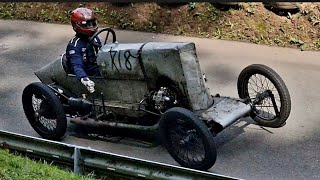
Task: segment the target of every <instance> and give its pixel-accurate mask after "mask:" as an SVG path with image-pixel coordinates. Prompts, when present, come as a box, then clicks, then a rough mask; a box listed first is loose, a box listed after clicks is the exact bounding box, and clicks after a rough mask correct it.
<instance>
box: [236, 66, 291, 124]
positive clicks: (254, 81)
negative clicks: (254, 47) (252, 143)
mask: <svg viewBox="0 0 320 180" xmlns="http://www.w3.org/2000/svg"><path fill="white" fill-rule="evenodd" d="M237 86H238V93H239V97H240V98H242V99H248V100H249V101H250V103H251V104H252V112H251V114H250V115H251V117H252V118H253V119H254V120H255V121H256V122H257V123H258V124H259V125H262V126H266V127H274V128H276V127H281V126H283V125H284V124H285V122H286V120H287V119H288V117H289V114H290V111H291V99H290V94H289V91H288V89H287V87H286V85H285V83H284V82H283V80H282V79H281V77H280V76H279V75H278V74H277V73H276V72H275V71H274V70H272V69H271V68H269V67H267V66H265V65H261V64H253V65H250V66H248V67H246V68H245V69H243V70H242V72H241V73H240V75H239V78H238V84H237Z"/></svg>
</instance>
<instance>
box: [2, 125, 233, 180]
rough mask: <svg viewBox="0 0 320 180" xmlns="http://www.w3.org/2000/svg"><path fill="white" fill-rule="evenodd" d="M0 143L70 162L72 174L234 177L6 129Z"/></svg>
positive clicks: (37, 155) (3, 146)
mask: <svg viewBox="0 0 320 180" xmlns="http://www.w3.org/2000/svg"><path fill="white" fill-rule="evenodd" d="M0 145H1V146H2V148H7V149H10V150H16V151H20V152H24V153H25V154H27V155H29V156H32V157H37V158H41V159H45V160H50V161H57V162H62V163H65V164H69V165H73V170H74V173H76V174H81V169H82V168H84V169H85V168H88V169H94V171H95V172H103V173H104V174H105V173H106V172H108V173H110V174H113V175H121V176H127V177H131V178H139V179H141V178H143V179H237V178H233V177H228V176H223V175H219V174H214V173H210V172H204V171H197V170H193V169H188V168H183V167H179V166H173V165H168V164H163V163H158V162H152V161H147V160H142V159H138V158H133V157H127V156H122V155H118V154H113V153H108V152H103V151H98V150H94V149H90V148H86V147H81V146H76V145H71V144H66V143H61V142H56V141H50V140H45V139H41V138H36V137H31V136H26V135H22V134H17V133H12V132H7V131H0Z"/></svg>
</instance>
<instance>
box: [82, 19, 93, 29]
mask: <svg viewBox="0 0 320 180" xmlns="http://www.w3.org/2000/svg"><path fill="white" fill-rule="evenodd" d="M80 26H81V27H83V28H86V29H94V28H96V27H97V20H96V19H90V20H87V21H82V23H80Z"/></svg>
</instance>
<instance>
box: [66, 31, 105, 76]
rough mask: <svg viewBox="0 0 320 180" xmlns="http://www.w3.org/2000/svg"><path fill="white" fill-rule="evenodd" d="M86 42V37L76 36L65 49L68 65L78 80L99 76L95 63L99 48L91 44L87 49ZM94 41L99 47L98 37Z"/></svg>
mask: <svg viewBox="0 0 320 180" xmlns="http://www.w3.org/2000/svg"><path fill="white" fill-rule="evenodd" d="M88 41H89V40H88V37H84V36H82V35H80V34H76V35H75V36H74V37H73V38H72V39H71V40H70V41H69V44H68V46H67V49H66V57H67V60H68V65H70V67H71V70H72V71H73V73H74V74H75V75H76V77H77V79H78V80H80V79H81V78H84V77H88V76H99V70H98V66H97V62H96V59H97V54H98V51H99V47H97V46H94V45H91V44H90V45H89V46H88V47H87V45H88ZM94 41H95V42H96V43H97V44H100V45H101V41H100V39H99V37H96V38H95V39H94Z"/></svg>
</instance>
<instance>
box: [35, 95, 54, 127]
mask: <svg viewBox="0 0 320 180" xmlns="http://www.w3.org/2000/svg"><path fill="white" fill-rule="evenodd" d="M32 105H33V109H34V115H35V118H36V119H37V122H38V123H39V124H38V126H39V129H40V130H41V131H43V132H48V133H50V132H51V131H54V130H55V129H56V128H57V116H56V115H55V114H54V112H52V107H50V105H49V104H48V102H47V100H46V99H45V98H44V97H43V96H42V97H40V98H37V96H36V95H33V96H32Z"/></svg>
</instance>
